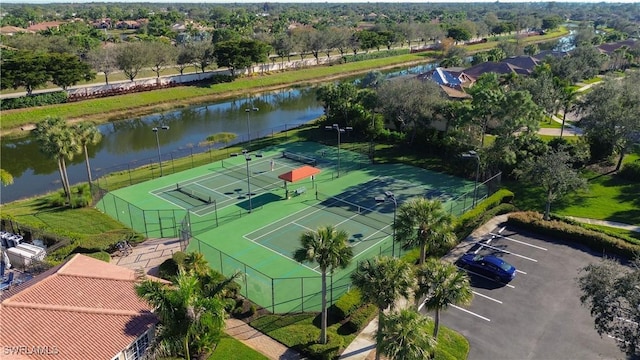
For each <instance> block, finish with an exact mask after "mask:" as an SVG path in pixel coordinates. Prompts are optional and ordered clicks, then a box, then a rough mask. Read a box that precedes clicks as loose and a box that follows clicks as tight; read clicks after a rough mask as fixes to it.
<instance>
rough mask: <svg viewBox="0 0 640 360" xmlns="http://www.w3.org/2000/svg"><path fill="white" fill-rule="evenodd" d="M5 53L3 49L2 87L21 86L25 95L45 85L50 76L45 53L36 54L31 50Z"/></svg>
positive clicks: (0, 83)
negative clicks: (25, 92)
mask: <svg viewBox="0 0 640 360" xmlns="http://www.w3.org/2000/svg"><path fill="white" fill-rule="evenodd" d="M6 54H7V55H5V52H4V51H3V55H4V56H5V58H4V59H2V77H0V87H1V88H2V89H8V88H14V89H17V88H19V87H21V86H23V87H24V88H25V89H26V91H27V95H31V94H32V93H33V90H34V89H36V88H38V87H40V86H43V85H45V84H46V83H47V81H49V79H50V78H51V76H50V74H49V72H48V71H47V64H48V57H47V55H46V54H36V53H33V52H31V51H19V52H16V53H11V52H7V53H6Z"/></svg>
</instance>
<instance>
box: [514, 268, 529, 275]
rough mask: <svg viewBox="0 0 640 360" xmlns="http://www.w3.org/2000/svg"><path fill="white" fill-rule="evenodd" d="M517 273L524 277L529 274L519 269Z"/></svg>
mask: <svg viewBox="0 0 640 360" xmlns="http://www.w3.org/2000/svg"><path fill="white" fill-rule="evenodd" d="M516 272H517V273H520V274H522V275H527V273H526V272H524V271H522V270H518V269H516Z"/></svg>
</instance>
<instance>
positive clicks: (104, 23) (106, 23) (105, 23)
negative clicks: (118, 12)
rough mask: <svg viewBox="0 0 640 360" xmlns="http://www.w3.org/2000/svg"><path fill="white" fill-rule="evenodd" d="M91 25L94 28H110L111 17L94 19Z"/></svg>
mask: <svg viewBox="0 0 640 360" xmlns="http://www.w3.org/2000/svg"><path fill="white" fill-rule="evenodd" d="M91 25H92V26H93V27H94V28H96V29H111V27H112V23H111V19H109V18H103V19H99V20H96V21H94V22H92V23H91Z"/></svg>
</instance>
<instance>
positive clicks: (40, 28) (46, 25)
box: [27, 21, 63, 32]
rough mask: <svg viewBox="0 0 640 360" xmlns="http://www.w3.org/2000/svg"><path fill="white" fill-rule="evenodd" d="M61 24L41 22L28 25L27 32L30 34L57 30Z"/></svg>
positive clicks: (57, 22)
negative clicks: (30, 32)
mask: <svg viewBox="0 0 640 360" xmlns="http://www.w3.org/2000/svg"><path fill="white" fill-rule="evenodd" d="M62 24H63V23H62V22H60V21H46V22H41V23H38V24H33V25H30V26H29V27H28V28H27V30H29V31H32V32H38V31H45V30H48V29H55V30H57V29H59V28H60V25H62Z"/></svg>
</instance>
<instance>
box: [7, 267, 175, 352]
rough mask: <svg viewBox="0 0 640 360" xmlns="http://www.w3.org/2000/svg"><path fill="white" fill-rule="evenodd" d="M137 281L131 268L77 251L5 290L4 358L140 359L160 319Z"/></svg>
mask: <svg viewBox="0 0 640 360" xmlns="http://www.w3.org/2000/svg"><path fill="white" fill-rule="evenodd" d="M159 281H163V280H159ZM135 283H136V274H135V272H134V271H133V270H129V269H126V268H122V267H119V266H117V265H113V264H109V263H106V262H103V261H100V260H96V259H94V258H91V257H88V256H84V255H80V254H77V255H74V256H73V257H72V258H71V259H69V260H68V261H67V262H65V263H64V264H62V265H60V266H57V267H55V268H52V269H50V270H49V271H47V272H45V273H42V274H40V275H38V276H36V277H35V278H34V279H32V280H30V281H29V282H26V283H23V284H21V285H18V286H16V287H14V288H12V289H10V290H8V291H5V293H4V294H2V296H1V297H0V319H1V321H0V328H1V330H2V336H0V348H1V349H3V352H2V359H3V360H15V359H43V360H44V359H48V360H76V359H77V360H87V359H106V360H130V359H142V358H143V357H144V354H145V352H146V350H147V347H148V346H149V344H150V342H151V341H152V337H153V333H154V329H155V325H156V323H157V321H158V320H157V318H156V316H155V315H154V314H153V313H152V312H151V310H152V309H151V308H150V307H149V306H148V305H147V304H146V303H145V302H144V301H142V300H141V299H140V298H138V296H137V295H136V293H135V289H134V285H135Z"/></svg>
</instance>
